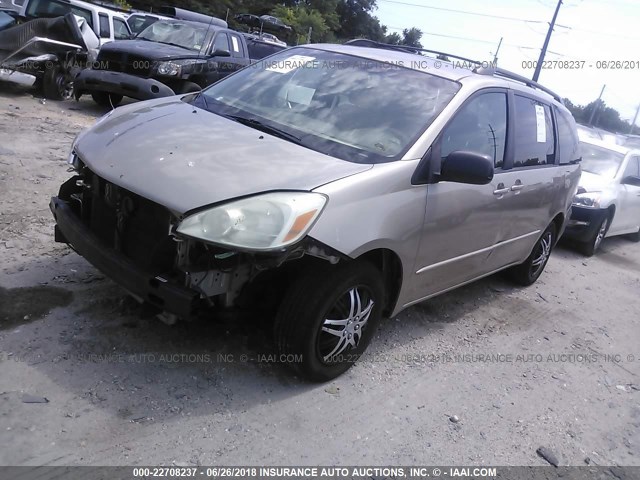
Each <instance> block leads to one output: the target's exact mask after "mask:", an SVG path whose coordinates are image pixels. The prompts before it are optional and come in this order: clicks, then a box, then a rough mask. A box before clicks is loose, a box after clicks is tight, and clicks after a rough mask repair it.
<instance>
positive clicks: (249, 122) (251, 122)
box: [223, 115, 304, 145]
mask: <svg viewBox="0 0 640 480" xmlns="http://www.w3.org/2000/svg"><path fill="white" fill-rule="evenodd" d="M223 116H224V117H225V118H229V119H231V120H233V121H235V122H238V123H241V124H243V125H246V126H247V127H251V128H255V129H256V130H260V131H261V132H264V133H269V134H271V135H273V136H274V137H278V138H282V139H283V140H288V141H290V142H292V143H295V144H296V145H304V144H303V143H302V139H301V138H300V137H297V136H296V135H294V134H292V133H289V132H286V131H284V130H282V129H280V128H278V127H274V126H271V125H267V124H266V123H262V122H261V121H260V120H256V119H255V118H247V117H242V116H240V115H223Z"/></svg>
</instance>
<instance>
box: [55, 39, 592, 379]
mask: <svg viewBox="0 0 640 480" xmlns="http://www.w3.org/2000/svg"><path fill="white" fill-rule="evenodd" d="M382 47H384V48H368V47H362V46H356V45H352V46H349V45H347V46H345V45H312V46H304V47H296V48H291V49H288V50H286V51H283V52H281V53H278V54H276V55H273V56H271V57H268V58H266V59H264V60H262V61H260V62H258V63H256V64H254V65H252V66H250V67H247V68H245V69H243V70H241V71H239V72H237V73H235V74H233V75H231V76H229V77H228V78H225V79H224V80H222V81H220V82H218V83H216V84H214V85H212V86H211V87H209V88H207V89H206V90H204V91H202V92H200V93H197V94H189V95H186V96H185V95H183V96H177V97H168V98H162V99H158V100H152V101H148V102H144V103H138V104H133V105H128V106H124V107H121V108H118V109H116V110H114V111H112V112H111V113H109V114H107V115H106V116H105V117H103V118H102V119H100V120H99V121H98V122H97V123H96V124H95V125H94V126H93V127H92V128H90V129H89V130H87V131H84V132H82V133H80V134H79V135H78V137H77V138H76V140H75V141H74V143H73V149H72V152H71V155H70V158H69V162H70V163H71V164H72V165H73V166H74V168H75V170H76V172H77V174H76V175H75V176H74V177H73V178H71V179H70V180H69V181H67V182H66V183H64V184H63V185H62V187H61V189H60V193H59V195H58V197H54V198H53V199H52V201H51V210H52V212H53V214H54V216H55V218H56V221H57V225H56V229H55V233H56V240H57V241H59V242H66V243H69V244H71V245H72V246H73V248H74V249H75V250H76V251H77V252H79V253H80V254H81V255H83V256H84V257H85V258H86V259H87V260H88V261H89V262H91V263H92V264H93V265H95V266H96V267H97V268H98V269H100V270H102V271H103V272H104V273H106V274H107V275H109V276H110V277H111V278H113V279H114V280H115V281H117V282H118V283H120V284H121V285H122V286H123V287H124V288H125V289H127V290H128V291H129V292H130V293H131V294H133V295H134V296H135V297H136V298H138V299H139V300H140V301H142V302H145V303H146V304H148V305H149V306H152V307H153V308H155V309H157V311H158V313H159V315H160V316H161V317H162V318H163V319H164V320H165V321H168V322H172V321H175V320H176V319H178V318H187V317H192V316H194V315H206V314H211V312H215V311H220V310H228V309H236V310H249V311H251V312H253V313H254V315H256V316H257V315H262V316H263V317H262V318H275V320H274V337H275V344H276V346H277V349H278V352H279V355H280V357H278V358H279V359H280V360H287V361H289V362H290V363H291V364H292V365H293V366H294V367H295V368H296V369H297V370H298V372H299V373H300V374H301V375H302V376H304V377H305V378H308V379H312V380H316V381H323V380H328V379H331V378H333V377H336V376H337V375H339V374H341V373H342V372H344V371H346V370H347V369H348V368H349V367H350V366H351V365H352V364H353V362H354V361H355V360H356V359H357V358H358V357H359V356H360V355H361V354H362V352H363V351H364V350H365V348H366V347H367V345H368V343H369V341H370V339H371V337H372V336H373V334H374V331H375V329H376V326H377V324H378V323H379V321H380V318H381V317H383V316H394V315H397V314H398V312H400V311H401V310H403V309H405V308H407V307H409V306H410V305H413V304H415V303H418V302H421V301H423V300H425V299H428V298H431V297H433V296H435V295H438V294H440V293H443V292H446V291H448V290H451V289H453V288H456V287H458V286H460V285H464V284H466V283H469V282H472V281H474V280H477V279H479V278H482V277H485V276H487V275H490V274H492V273H494V272H497V271H499V270H504V269H509V273H510V275H511V277H512V278H513V279H514V280H515V281H517V282H519V283H520V284H523V285H528V284H531V283H533V282H534V281H535V280H536V279H537V278H538V277H539V276H540V274H541V273H542V271H543V269H544V267H545V265H546V263H547V260H548V258H549V254H550V252H551V249H552V248H553V246H554V244H555V243H556V239H557V238H558V237H559V236H560V235H561V233H562V231H563V229H564V226H565V222H566V219H567V218H568V217H569V214H570V207H571V200H572V198H573V196H574V193H575V191H576V188H577V185H578V180H579V177H580V169H579V166H578V164H577V161H578V160H579V152H578V142H577V136H576V127H575V123H574V121H573V119H572V117H571V115H570V114H569V112H568V111H567V110H566V109H565V107H564V106H563V105H562V103H561V102H560V99H559V97H558V96H557V95H554V94H552V93H550V92H549V91H548V90H547V89H545V88H544V87H541V86H540V85H538V84H536V83H533V82H531V81H529V80H527V79H525V78H522V77H519V76H516V75H514V74H511V73H509V72H505V71H502V70H497V69H495V68H483V67H482V66H480V65H475V64H469V65H467V63H468V62H458V63H453V62H445V61H441V60H438V59H435V58H431V57H428V56H425V55H417V54H415V53H410V52H406V51H404V52H403V51H398V50H394V49H393V47H385V46H382Z"/></svg>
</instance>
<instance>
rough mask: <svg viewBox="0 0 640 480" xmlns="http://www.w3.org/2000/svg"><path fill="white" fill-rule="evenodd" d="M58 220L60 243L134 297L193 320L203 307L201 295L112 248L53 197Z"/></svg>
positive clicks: (66, 204) (67, 205)
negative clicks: (154, 272) (146, 269)
mask: <svg viewBox="0 0 640 480" xmlns="http://www.w3.org/2000/svg"><path fill="white" fill-rule="evenodd" d="M49 207H50V209H51V212H52V213H53V216H54V218H55V220H56V226H55V238H56V241H59V242H63V243H69V244H70V245H71V246H72V247H73V248H74V249H75V250H76V251H77V252H78V253H79V254H80V255H82V256H83V257H84V258H85V259H86V260H87V261H88V262H89V263H91V264H92V265H93V266H95V267H96V268H97V269H98V270H100V271H101V272H102V273H104V274H105V275H107V276H108V277H110V278H111V279H112V280H114V281H115V282H116V283H118V284H120V285H121V286H122V287H124V288H125V289H126V290H128V291H129V292H131V293H132V294H133V295H134V296H136V297H138V298H140V299H142V300H143V301H144V302H147V303H149V304H150V305H153V306H154V307H157V308H158V309H160V310H163V311H166V312H170V313H172V314H175V315H176V316H178V317H181V318H189V317H193V316H194V315H196V314H197V312H198V311H199V310H200V308H201V307H202V302H201V300H200V295H199V294H198V292H195V291H193V290H191V289H189V288H187V287H184V286H181V285H177V284H175V283H172V282H171V281H170V280H168V279H166V278H163V277H162V276H159V275H153V274H150V273H149V272H146V271H144V270H143V269H141V268H140V267H138V266H136V265H135V264H133V263H132V262H131V261H130V260H129V259H128V258H126V257H125V256H124V255H122V254H121V253H120V252H117V251H116V250H114V249H113V248H110V247H108V246H106V245H104V243H103V242H102V241H101V240H100V239H99V238H98V237H97V236H96V235H95V234H93V233H92V232H91V231H89V229H88V228H87V227H86V225H84V224H83V223H82V221H81V220H80V219H79V218H78V217H77V216H76V215H75V214H74V213H73V211H72V210H71V207H70V206H69V204H68V203H67V202H65V201H64V200H61V199H60V198H58V197H53V198H52V199H51V203H50V204H49Z"/></svg>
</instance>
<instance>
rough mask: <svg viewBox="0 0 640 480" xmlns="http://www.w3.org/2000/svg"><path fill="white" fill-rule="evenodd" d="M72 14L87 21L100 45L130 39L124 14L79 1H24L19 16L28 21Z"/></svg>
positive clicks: (129, 31)
mask: <svg viewBox="0 0 640 480" xmlns="http://www.w3.org/2000/svg"><path fill="white" fill-rule="evenodd" d="M69 12H71V13H73V14H74V15H77V16H80V17H82V18H84V19H85V20H86V21H87V24H88V25H89V26H90V27H91V29H92V30H93V31H94V32H95V34H96V35H97V36H98V38H99V40H100V45H101V46H102V45H104V44H105V43H107V42H111V41H113V40H127V39H129V38H131V29H130V28H129V25H128V24H127V19H126V14H124V13H122V12H119V11H117V10H111V9H109V8H105V7H101V6H99V5H94V4H92V3H88V2H83V1H81V0H26V1H25V2H24V4H23V5H22V10H21V12H20V14H21V15H22V16H23V17H25V18H27V19H28V20H31V19H34V18H41V17H58V16H62V15H65V14H66V13H69Z"/></svg>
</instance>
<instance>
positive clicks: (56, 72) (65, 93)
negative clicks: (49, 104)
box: [42, 65, 73, 100]
mask: <svg viewBox="0 0 640 480" xmlns="http://www.w3.org/2000/svg"><path fill="white" fill-rule="evenodd" d="M42 91H43V93H44V96H45V98H48V99H50V100H67V99H69V98H71V97H72V96H73V79H72V78H71V77H70V76H69V75H67V74H65V73H64V72H63V71H62V68H61V67H60V65H54V66H52V67H50V68H47V69H46V70H45V72H44V78H43V79H42Z"/></svg>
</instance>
